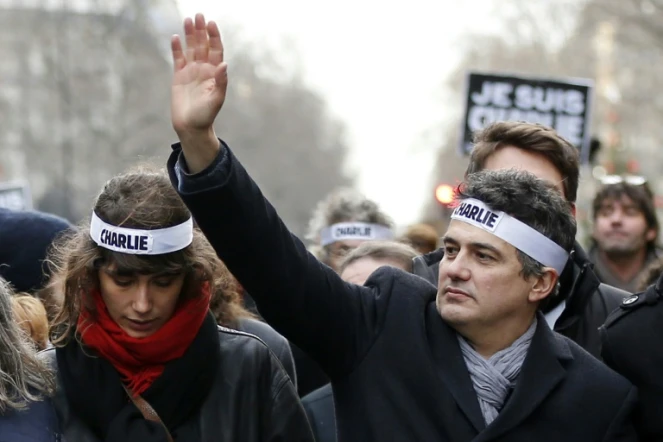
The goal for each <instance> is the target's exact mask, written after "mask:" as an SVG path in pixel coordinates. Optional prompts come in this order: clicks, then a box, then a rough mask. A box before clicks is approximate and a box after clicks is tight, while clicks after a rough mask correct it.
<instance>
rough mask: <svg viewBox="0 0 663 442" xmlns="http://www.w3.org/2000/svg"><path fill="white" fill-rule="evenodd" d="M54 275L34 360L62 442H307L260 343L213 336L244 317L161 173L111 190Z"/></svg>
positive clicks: (58, 255) (290, 392) (69, 241)
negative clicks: (45, 332) (50, 374)
mask: <svg viewBox="0 0 663 442" xmlns="http://www.w3.org/2000/svg"><path fill="white" fill-rule="evenodd" d="M53 262H54V265H55V267H56V269H55V273H54V276H53V279H52V285H53V287H52V288H56V290H54V292H56V293H58V292H59V293H61V294H62V295H63V299H62V307H61V310H60V312H59V314H58V316H57V317H56V319H55V321H54V324H53V326H52V330H51V341H52V343H53V344H54V345H55V347H56V348H55V349H51V350H48V351H46V352H45V353H44V355H45V358H46V359H47V360H48V361H49V362H50V364H51V367H52V368H53V369H54V370H55V371H56V382H57V389H56V394H55V397H54V399H53V402H54V404H55V408H56V411H57V415H58V419H59V421H60V427H61V430H62V433H63V435H64V438H65V440H67V442H88V441H89V442H92V441H108V442H152V441H154V442H156V441H173V440H175V441H187V442H196V441H201V442H203V441H204V442H206V441H210V442H211V441H214V442H223V441H228V442H230V441H242V442H253V441H255V442H258V441H261V442H263V441H264V442H268V441H284V440H287V441H295V442H297V441H312V440H313V438H312V436H311V432H310V428H309V426H308V423H307V421H306V417H305V414H304V411H303V409H302V407H301V405H300V403H299V400H298V397H297V393H296V389H295V387H294V385H293V383H292V382H291V380H290V377H289V376H288V375H287V374H286V373H285V371H284V370H283V367H282V364H281V363H280V362H279V361H278V359H277V358H276V356H274V353H273V352H271V351H270V350H269V349H268V348H267V346H266V344H265V343H264V341H263V340H261V339H259V338H257V337H256V336H254V335H251V334H248V333H245V332H240V331H236V330H234V329H230V328H225V327H219V326H217V319H218V320H219V322H220V323H223V324H235V323H239V322H240V318H241V317H242V316H246V315H247V314H248V313H247V312H246V311H245V310H243V308H242V307H241V304H240V303H239V302H238V300H237V299H234V297H235V296H236V295H235V294H234V292H229V291H227V290H224V287H226V288H227V287H228V286H229V284H230V283H231V282H230V281H229V278H230V276H229V274H228V272H227V271H226V270H225V267H224V266H223V264H222V263H221V262H220V261H219V259H218V258H217V256H216V254H215V253H214V251H213V250H212V248H211V246H210V245H209V243H208V242H207V240H206V239H205V238H204V237H203V236H202V234H201V233H200V232H199V231H198V229H197V228H194V226H193V220H192V219H191V214H190V213H189V211H188V210H187V209H186V207H185V206H184V204H183V203H182V201H181V200H180V199H179V197H178V196H177V194H176V192H175V191H174V190H173V189H172V187H171V185H170V182H169V180H168V178H167V177H166V176H165V175H164V174H161V173H157V172H151V171H144V170H137V171H135V172H130V173H127V174H124V175H120V176H117V177H115V178H113V179H111V180H110V181H109V182H108V183H106V185H105V186H104V188H103V190H102V192H101V194H100V195H99V197H98V198H97V200H96V203H95V205H94V209H93V212H92V215H91V219H90V222H89V224H86V225H84V226H82V227H81V228H80V229H79V230H78V231H77V232H75V233H73V234H71V235H70V237H68V238H66V239H64V240H62V241H61V242H60V243H59V246H58V247H57V248H56V249H55V253H54V257H53ZM58 288H59V290H57V289H58ZM210 304H213V305H215V309H214V310H215V314H216V318H215V315H213V314H212V313H211V312H210Z"/></svg>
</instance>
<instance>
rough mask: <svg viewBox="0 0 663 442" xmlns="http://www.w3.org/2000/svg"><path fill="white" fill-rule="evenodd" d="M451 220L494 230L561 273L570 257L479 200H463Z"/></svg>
mask: <svg viewBox="0 0 663 442" xmlns="http://www.w3.org/2000/svg"><path fill="white" fill-rule="evenodd" d="M451 219H456V220H458V221H463V222H465V223H468V224H471V225H473V226H475V227H479V228H480V229H483V230H486V231H487V232H490V233H492V234H493V235H495V236H496V237H498V238H500V239H503V240H504V241H506V242H508V243H509V244H511V245H512V246H514V247H515V248H516V249H518V250H520V251H521V252H523V253H524V254H526V255H527V256H529V257H530V258H532V259H534V260H536V261H538V262H539V263H541V264H543V265H544V266H546V267H552V268H554V269H555V270H557V273H559V274H561V273H562V270H564V267H565V266H566V261H567V260H568V259H569V254H568V252H567V251H566V250H564V249H563V248H562V247H561V246H560V245H559V244H557V243H556V242H555V241H553V240H551V239H550V238H548V237H546V236H545V235H543V234H542V233H541V232H539V231H537V230H536V229H533V228H532V227H530V226H528V225H527V224H525V223H523V222H522V221H518V220H517V219H516V218H514V217H512V216H510V215H508V214H506V213H504V212H500V211H497V210H492V209H490V208H489V207H488V206H486V205H485V204H484V203H483V202H482V201H479V200H477V199H474V198H468V199H465V200H462V201H461V203H460V205H459V206H458V207H457V208H456V209H455V210H454V211H453V214H452V215H451Z"/></svg>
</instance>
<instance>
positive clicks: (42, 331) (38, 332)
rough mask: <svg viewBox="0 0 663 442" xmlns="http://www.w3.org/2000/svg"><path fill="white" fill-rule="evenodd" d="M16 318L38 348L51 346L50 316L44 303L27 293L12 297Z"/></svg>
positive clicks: (42, 348)
mask: <svg viewBox="0 0 663 442" xmlns="http://www.w3.org/2000/svg"><path fill="white" fill-rule="evenodd" d="M11 302H12V312H13V314H14V320H15V321H16V323H17V324H18V326H19V327H21V329H22V330H23V331H24V332H25V334H26V336H28V337H29V338H30V339H31V340H32V343H33V344H34V346H35V348H36V349H37V350H44V349H46V348H47V347H48V346H49V341H48V317H47V315H46V309H45V308H44V304H43V303H42V302H41V301H40V300H39V299H37V298H35V297H33V296H30V295H28V294H26V293H18V294H16V295H15V296H12V298H11Z"/></svg>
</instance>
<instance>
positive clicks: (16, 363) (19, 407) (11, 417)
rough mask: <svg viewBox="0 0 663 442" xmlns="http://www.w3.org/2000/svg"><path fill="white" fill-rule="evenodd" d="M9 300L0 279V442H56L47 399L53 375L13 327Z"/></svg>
mask: <svg viewBox="0 0 663 442" xmlns="http://www.w3.org/2000/svg"><path fill="white" fill-rule="evenodd" d="M12 296H13V292H12V290H11V287H10V286H9V284H8V283H7V282H6V281H4V280H3V279H2V278H0V440H1V441H11V442H28V441H30V442H56V441H60V440H61V439H60V437H59V435H58V425H57V418H56V416H55V411H54V408H53V406H52V404H51V402H50V399H49V397H50V396H51V395H52V394H53V392H54V390H55V382H54V378H53V374H52V373H51V372H50V370H48V369H47V367H46V365H45V364H44V363H43V362H42V361H41V360H40V359H39V358H38V356H37V350H36V348H35V347H34V345H33V344H32V342H30V340H29V337H28V335H27V334H26V333H23V331H22V330H21V328H20V327H19V325H18V324H17V323H16V321H15V319H14V314H13V312H12V301H11V300H12Z"/></svg>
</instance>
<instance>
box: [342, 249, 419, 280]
mask: <svg viewBox="0 0 663 442" xmlns="http://www.w3.org/2000/svg"><path fill="white" fill-rule="evenodd" d="M417 256H419V252H417V251H416V250H414V249H413V248H412V247H410V246H409V245H407V244H403V243H400V242H396V241H367V242H365V243H363V244H361V245H360V246H359V247H357V248H356V249H354V250H352V251H351V252H350V253H348V254H347V255H346V256H345V258H344V259H343V261H342V262H341V266H340V269H339V273H343V271H344V270H345V269H346V267H347V266H349V265H350V264H352V263H354V262H356V261H359V260H360V259H363V258H373V259H380V260H386V261H394V262H396V263H398V264H400V265H401V266H402V267H403V269H405V270H406V271H407V272H411V271H412V260H413V259H414V258H415V257H417Z"/></svg>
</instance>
